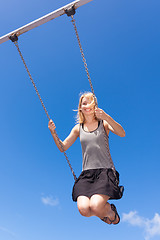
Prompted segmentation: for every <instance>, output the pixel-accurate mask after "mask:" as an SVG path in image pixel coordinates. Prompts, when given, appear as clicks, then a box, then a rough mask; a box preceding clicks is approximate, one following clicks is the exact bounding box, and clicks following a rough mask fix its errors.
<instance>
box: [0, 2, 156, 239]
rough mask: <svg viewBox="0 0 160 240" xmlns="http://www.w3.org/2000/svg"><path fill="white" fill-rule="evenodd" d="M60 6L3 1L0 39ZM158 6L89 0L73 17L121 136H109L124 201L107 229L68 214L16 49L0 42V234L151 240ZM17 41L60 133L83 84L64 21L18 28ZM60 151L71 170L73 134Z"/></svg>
mask: <svg viewBox="0 0 160 240" xmlns="http://www.w3.org/2000/svg"><path fill="white" fill-rule="evenodd" d="M68 3H69V1H68V0H59V1H50V0H46V1H45V2H44V1H41V2H40V1H37V0H32V1H31V0H28V1H19V0H15V1H11V0H6V1H3V3H1V8H0V36H2V35H5V34H7V33H8V32H10V31H12V30H14V29H17V28H18V27H21V26H23V25H25V24H27V23H29V22H31V21H33V20H35V19H37V18H39V17H41V16H43V15H45V14H47V13H49V12H51V11H53V10H55V9H57V8H59V7H62V6H64V5H66V4H68ZM159 9H160V2H159V0H154V1H149V0H145V1H144V0H134V1H126V0H122V1H118V0H115V1H110V0H109V1H105V0H101V1H97V0H94V1H93V2H91V3H88V4H86V5H85V6H83V7H81V8H79V9H78V10H77V13H76V15H75V18H76V21H77V27H78V30H79V34H80V38H81V43H82V46H83V49H84V52H85V56H86V58H87V63H88V67H89V71H90V75H91V78H92V81H93V86H94V89H95V93H96V96H97V98H98V103H99V107H100V108H102V109H104V110H105V111H106V112H107V113H108V114H109V115H111V116H112V117H113V118H114V119H115V120H116V121H118V122H119V123H121V125H122V126H123V127H124V129H125V131H126V137H125V138H120V137H118V136H115V135H113V134H112V133H111V134H110V148H111V155H112V158H113V160H114V162H115V166H116V168H117V170H118V171H119V172H120V179H121V184H123V185H124V186H125V194H124V197H123V198H122V199H121V200H119V201H114V203H115V204H116V206H117V208H118V211H119V213H120V216H121V223H120V224H119V225H117V226H109V225H107V224H104V223H103V222H101V221H100V220H99V219H97V218H96V217H92V218H84V217H82V216H81V215H80V214H79V213H78V210H77V207H76V203H74V202H72V199H71V192H72V186H73V183H74V181H73V177H72V175H71V173H70V169H69V167H68V166H67V163H66V160H65V158H64V156H63V154H62V153H60V152H59V151H58V149H57V148H56V146H55V144H54V142H53V140H52V136H51V134H50V132H49V130H48V119H47V117H46V115H45V113H44V111H43V109H42V107H41V105H40V102H39V99H38V97H37V95H36V94H35V92H34V89H33V87H32V85H31V83H30V80H29V78H28V76H27V74H26V71H25V69H24V67H23V65H22V62H21V60H20V57H19V55H18V53H17V51H16V48H15V46H14V45H13V44H12V43H11V42H10V41H8V42H6V43H3V44H2V45H0V56H1V57H0V69H1V71H0V76H1V77H0V102H1V112H0V114H1V117H0V133H1V134H0V193H1V194H0V239H2V240H12V239H14V240H28V239H29V240H35V239H38V240H44V239H46V240H51V239H56V240H63V239H75V238H76V239H77V240H79V239H82V238H84V239H87V238H91V239H92V240H95V239H97V238H101V237H102V238H103V239H104V238H105V239H110V240H117V239H123V240H128V239H130V240H135V239H136V240H142V239H144V240H150V239H151V240H158V239H159V237H160V205H159V198H160V191H159V181H160V176H159V168H160V161H159V159H160V154H159V146H160V141H159V134H160V125H159V119H160V111H159V102H160V94H159V90H160V67H159V66H160V45H159V42H160V30H159V23H160V15H159ZM19 45H20V48H21V50H22V52H23V54H24V58H25V60H26V62H27V64H28V67H29V69H30V71H31V74H32V76H33V78H34V80H35V82H36V85H37V87H38V89H39V92H40V94H41V96H42V99H43V101H44V103H45V105H46V107H47V110H48V112H49V115H50V116H51V118H52V119H53V120H54V122H55V124H56V126H57V132H58V134H59V137H60V138H61V139H64V138H65V137H66V136H67V134H69V132H70V130H71V129H72V127H73V126H74V124H75V112H74V111H73V110H74V109H76V108H77V105H78V98H79V93H80V92H82V91H88V90H90V87H89V83H88V80H87V77H86V74H85V71H84V67H83V63H82V60H81V57H80V53H79V49H78V44H77V41H76V38H75V35H74V31H73V27H72V24H71V23H70V19H69V18H68V17H67V16H61V17H59V18H57V19H55V20H53V21H51V22H49V23H46V24H45V25H43V26H40V27H38V28H36V29H34V30H32V31H30V32H28V33H25V34H23V35H22V36H20V37H19ZM67 154H68V157H69V159H70V161H71V163H72V165H73V168H74V170H75V172H76V174H77V176H78V175H79V174H80V172H81V166H82V163H81V161H82V155H81V146H80V143H79V140H77V142H76V143H75V144H74V145H73V146H72V147H71V148H70V149H69V150H68V151H67Z"/></svg>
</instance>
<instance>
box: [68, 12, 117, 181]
mask: <svg viewBox="0 0 160 240" xmlns="http://www.w3.org/2000/svg"><path fill="white" fill-rule="evenodd" d="M71 18H72V20H71V22H72V24H73V27H74V30H75V34H76V37H77V40H78V45H79V49H80V52H81V57H82V61H83V63H84V67H85V71H86V73H87V77H88V81H89V84H90V88H91V91H92V94H93V97H94V101H95V105H96V107H98V103H97V99H96V96H95V93H94V89H93V84H92V81H91V77H90V74H89V70H88V66H87V62H86V59H85V56H84V52H83V49H82V45H81V42H80V38H79V34H78V30H77V26H76V22H75V19H74V16H73V15H71ZM103 135H104V139H105V143H106V148H107V153H108V156H109V161H110V164H111V166H112V170H113V173H114V176H115V179H116V184H117V185H118V184H119V182H118V179H117V175H116V169H115V166H114V163H113V160H112V158H111V155H110V150H109V145H108V139H107V136H106V132H105V129H104V131H103Z"/></svg>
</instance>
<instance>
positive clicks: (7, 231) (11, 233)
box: [0, 226, 16, 237]
mask: <svg viewBox="0 0 160 240" xmlns="http://www.w3.org/2000/svg"><path fill="white" fill-rule="evenodd" d="M0 231H2V232H5V233H7V234H9V235H11V236H12V237H15V236H16V235H15V233H14V232H12V231H10V230H8V229H7V228H5V227H2V226H0Z"/></svg>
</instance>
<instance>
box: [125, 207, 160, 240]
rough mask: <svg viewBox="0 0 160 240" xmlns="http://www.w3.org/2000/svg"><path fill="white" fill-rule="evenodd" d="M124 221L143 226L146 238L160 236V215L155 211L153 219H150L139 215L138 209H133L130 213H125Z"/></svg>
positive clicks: (146, 239)
mask: <svg viewBox="0 0 160 240" xmlns="http://www.w3.org/2000/svg"><path fill="white" fill-rule="evenodd" d="M122 221H123V222H128V223H129V224H131V225H132V226H137V227H141V228H143V229H144V234H145V240H149V239H151V238H153V237H155V236H160V215H159V214H158V213H155V215H154V217H153V218H152V219H148V218H144V217H141V216H139V215H138V213H137V211H131V212H129V213H128V214H126V213H123V216H122Z"/></svg>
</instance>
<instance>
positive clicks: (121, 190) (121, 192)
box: [119, 186, 124, 197]
mask: <svg viewBox="0 0 160 240" xmlns="http://www.w3.org/2000/svg"><path fill="white" fill-rule="evenodd" d="M119 190H120V196H121V197H122V196H123V193H124V186H119Z"/></svg>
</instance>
